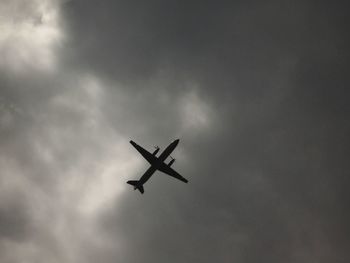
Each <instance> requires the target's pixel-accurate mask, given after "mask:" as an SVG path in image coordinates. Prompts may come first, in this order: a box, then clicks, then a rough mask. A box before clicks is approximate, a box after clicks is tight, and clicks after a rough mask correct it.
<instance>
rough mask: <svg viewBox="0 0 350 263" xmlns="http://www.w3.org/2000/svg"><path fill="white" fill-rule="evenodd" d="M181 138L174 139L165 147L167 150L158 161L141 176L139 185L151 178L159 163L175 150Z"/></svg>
mask: <svg viewBox="0 0 350 263" xmlns="http://www.w3.org/2000/svg"><path fill="white" fill-rule="evenodd" d="M179 141H180V140H179V139H177V140H175V141H173V142H172V143H170V144H169V146H168V147H166V148H165V150H164V151H163V152H162V153H161V154H160V155H159V157H157V161H156V162H154V163H152V164H151V167H150V168H148V169H147V171H146V172H145V173H144V174H143V175H142V176H141V178H140V180H139V181H138V185H143V184H144V183H146V182H147V181H148V179H149V178H151V176H152V175H153V174H154V172H155V171H157V169H158V167H159V164H161V163H163V162H164V161H165V159H166V158H168V156H169V155H170V154H171V153H172V152H173V151H174V149H175V148H176V146H177V145H178V144H179Z"/></svg>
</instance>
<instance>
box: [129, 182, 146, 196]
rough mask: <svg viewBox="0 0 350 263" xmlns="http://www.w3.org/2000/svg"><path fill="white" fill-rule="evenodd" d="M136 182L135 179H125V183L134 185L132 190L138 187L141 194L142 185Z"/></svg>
mask: <svg viewBox="0 0 350 263" xmlns="http://www.w3.org/2000/svg"><path fill="white" fill-rule="evenodd" d="M138 182H139V181H136V180H130V181H127V182H126V183H127V184H130V185H132V186H134V190H136V189H138V190H139V191H140V192H141V194H143V193H144V192H145V191H144V189H143V186H142V185H138Z"/></svg>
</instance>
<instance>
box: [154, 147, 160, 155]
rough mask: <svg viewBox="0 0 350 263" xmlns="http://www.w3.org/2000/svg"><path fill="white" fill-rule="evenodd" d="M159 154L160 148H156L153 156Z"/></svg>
mask: <svg viewBox="0 0 350 263" xmlns="http://www.w3.org/2000/svg"><path fill="white" fill-rule="evenodd" d="M158 152H159V148H158V147H156V149H155V151H154V152H153V155H156V154H157V153H158Z"/></svg>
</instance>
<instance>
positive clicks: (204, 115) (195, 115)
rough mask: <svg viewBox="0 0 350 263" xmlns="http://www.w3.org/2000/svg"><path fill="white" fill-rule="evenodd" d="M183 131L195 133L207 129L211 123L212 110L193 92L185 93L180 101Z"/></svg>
mask: <svg viewBox="0 0 350 263" xmlns="http://www.w3.org/2000/svg"><path fill="white" fill-rule="evenodd" d="M180 111H181V119H182V125H183V129H184V130H185V131H196V132H198V131H199V130H200V129H204V128H208V127H209V125H210V123H211V121H212V117H211V115H212V110H211V109H210V107H209V105H207V104H206V103H205V102H204V101H203V100H201V99H200V98H199V96H198V94H197V93H196V92H194V91H191V92H189V93H187V94H186V95H185V96H184V97H183V98H182V99H181V100H180Z"/></svg>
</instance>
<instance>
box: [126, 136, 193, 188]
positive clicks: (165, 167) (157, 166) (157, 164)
mask: <svg viewBox="0 0 350 263" xmlns="http://www.w3.org/2000/svg"><path fill="white" fill-rule="evenodd" d="M179 141H180V140H179V139H177V140H175V141H173V142H172V143H170V144H169V146H168V147H166V148H165V150H164V151H163V152H162V153H161V154H160V155H159V157H157V156H156V154H157V153H158V152H159V147H155V148H156V150H155V151H154V152H153V153H150V152H149V151H147V150H145V149H144V148H142V147H141V146H140V145H138V144H137V143H136V142H134V141H130V143H131V145H132V146H134V147H135V148H136V150H137V151H138V152H139V153H141V155H142V156H143V157H144V158H145V159H146V160H147V161H148V162H149V163H150V164H151V167H150V168H148V169H147V171H146V172H145V173H144V174H143V175H142V176H141V178H140V180H138V181H137V180H130V181H127V182H126V183H127V184H130V185H132V186H134V190H136V189H138V190H139V191H140V192H141V194H143V193H144V188H143V185H144V184H145V183H146V182H147V181H148V179H149V178H150V177H151V176H152V175H153V174H154V172H155V171H157V170H158V171H161V172H163V173H166V174H168V175H170V176H172V177H174V178H176V179H179V180H180V181H182V182H185V183H187V182H188V180H187V179H186V178H184V177H182V176H181V175H180V174H178V173H177V172H176V171H175V170H173V169H172V168H171V167H170V166H171V165H172V164H173V163H174V162H175V159H174V158H172V157H171V156H170V154H171V153H172V152H173V151H174V149H175V148H176V146H177V145H178V143H179ZM168 156H170V158H171V161H170V162H169V163H167V164H166V163H165V162H164V161H165V160H166V158H168Z"/></svg>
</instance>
